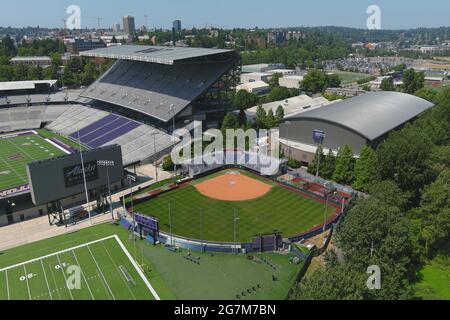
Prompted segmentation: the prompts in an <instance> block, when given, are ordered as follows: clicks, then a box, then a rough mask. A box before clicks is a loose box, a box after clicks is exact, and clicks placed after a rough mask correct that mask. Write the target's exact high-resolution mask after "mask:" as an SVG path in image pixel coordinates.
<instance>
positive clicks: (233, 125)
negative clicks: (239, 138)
mask: <svg viewBox="0 0 450 320" xmlns="http://www.w3.org/2000/svg"><path fill="white" fill-rule="evenodd" d="M237 128H239V120H238V118H237V117H236V115H235V114H234V113H232V112H228V113H227V114H226V115H225V117H224V118H223V122H222V131H225V130H227V129H237Z"/></svg>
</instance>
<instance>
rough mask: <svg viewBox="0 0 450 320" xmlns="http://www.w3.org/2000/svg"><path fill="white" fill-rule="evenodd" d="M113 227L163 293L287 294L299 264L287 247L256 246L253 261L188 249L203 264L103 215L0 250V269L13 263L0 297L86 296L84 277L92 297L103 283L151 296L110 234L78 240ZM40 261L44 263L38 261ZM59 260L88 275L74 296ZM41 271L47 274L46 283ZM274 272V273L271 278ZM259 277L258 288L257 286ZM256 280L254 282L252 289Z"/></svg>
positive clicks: (123, 295)
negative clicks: (260, 249)
mask: <svg viewBox="0 0 450 320" xmlns="http://www.w3.org/2000/svg"><path fill="white" fill-rule="evenodd" d="M112 235H117V236H118V238H119V239H120V240H121V241H122V243H123V245H124V246H125V248H126V249H127V251H128V252H129V254H130V255H131V256H132V257H133V258H134V260H135V261H136V262H137V263H138V264H139V265H140V266H143V267H144V266H145V267H144V270H146V273H145V274H146V276H147V278H148V279H149V281H150V283H151V286H152V287H153V288H154V290H155V291H156V292H157V295H158V296H159V297H160V298H161V299H162V300H173V299H193V300H219V299H235V298H236V295H237V294H240V293H242V292H243V291H245V292H247V291H246V290H251V291H252V292H251V294H247V293H246V296H245V297H242V299H252V300H253V299H261V300H269V299H277V300H278V299H284V298H285V297H286V295H287V293H288V291H289V289H290V288H291V287H292V285H293V284H294V281H295V277H296V275H297V273H298V272H299V270H300V269H301V267H302V264H298V265H295V264H292V263H291V262H290V257H291V255H290V254H288V255H281V254H273V253H267V254H255V255H253V256H254V257H256V261H250V260H249V259H248V258H247V255H232V254H213V255H211V254H208V253H203V254H202V253H196V252H193V253H192V256H194V257H200V264H194V263H192V262H190V261H188V260H186V259H185V258H184V257H185V256H186V255H187V254H188V252H187V251H186V250H182V251H181V252H178V253H173V252H171V251H169V250H167V249H165V248H164V247H162V246H153V245H152V244H150V243H148V242H147V241H145V240H144V241H140V240H137V241H132V240H131V238H130V233H129V231H127V230H126V229H124V228H123V227H122V226H117V225H113V224H110V223H105V224H100V225H96V226H93V227H90V228H87V229H83V230H80V231H78V232H75V233H68V234H65V235H61V236H58V237H55V238H51V239H47V240H43V241H39V242H36V243H33V244H28V245H25V246H21V247H17V248H14V249H11V250H7V251H5V252H0V270H2V269H4V268H7V267H9V266H15V265H18V266H17V267H16V268H13V270H12V271H8V274H7V276H8V286H6V273H5V272H4V271H0V299H8V291H7V290H8V289H7V288H9V290H10V298H11V299H13V298H14V299H25V300H27V299H29V297H30V295H31V297H32V298H38V299H50V294H49V293H48V292H51V293H52V297H51V298H52V299H65V300H71V299H72V296H73V298H74V299H88V300H90V299H92V297H91V295H90V292H89V289H88V287H87V283H89V287H90V289H91V292H92V293H93V295H94V297H95V298H96V299H112V296H111V294H110V293H109V289H108V286H109V287H110V288H111V291H112V292H113V294H114V297H115V298H116V299H134V298H135V299H138V300H141V299H145V300H147V299H152V298H153V296H152V294H151V293H150V291H149V290H148V288H147V287H146V286H145V285H144V284H143V282H141V281H139V279H140V278H139V275H138V274H137V272H135V269H134V268H133V266H132V265H131V263H130V262H129V259H128V257H127V256H126V255H125V253H124V251H123V249H122V248H121V247H119V246H118V245H117V242H116V241H115V240H114V239H109V240H106V241H104V242H103V241H102V242H98V243H95V244H91V245H89V249H90V250H89V249H87V247H86V246H82V245H85V244H87V243H91V242H94V241H98V240H101V239H103V238H107V237H110V236H112ZM78 246H82V247H80V248H78V249H74V250H73V252H71V251H72V250H69V251H67V252H65V253H61V254H59V255H52V256H51V257H48V258H44V259H40V258H41V257H45V256H48V255H51V254H54V253H58V252H62V251H64V250H67V249H70V248H76V247H78ZM91 252H92V255H91ZM75 256H76V257H77V259H75ZM92 256H94V257H95V260H94V259H93V257H92ZM58 258H59V259H58ZM261 258H266V259H268V260H269V261H270V262H271V263H272V264H273V265H275V266H276V270H273V269H272V268H271V267H269V266H268V265H267V264H265V263H261ZM33 259H38V260H36V261H35V262H33V263H30V264H28V265H25V270H26V272H25V270H24V268H23V267H22V268H20V266H21V265H22V263H23V262H26V261H30V260H33ZM77 260H78V261H77ZM40 261H42V264H40V263H39V262H40ZM64 263H65V264H66V266H67V265H68V264H71V265H72V264H74V265H81V267H82V269H81V270H82V271H83V273H84V275H85V277H86V281H85V280H84V279H82V281H81V283H82V287H81V290H80V291H74V292H72V296H71V295H70V293H69V291H68V290H67V287H66V286H65V283H66V280H65V279H64V276H63V274H62V271H61V269H60V268H59V267H58V266H60V265H62V264H64ZM42 265H43V267H42ZM120 265H123V266H125V267H126V270H127V271H128V272H129V273H130V275H131V276H132V278H133V279H134V280H135V281H136V283H137V285H136V286H134V287H132V288H129V287H128V286H126V282H124V278H123V277H122V274H121V273H120V272H117V267H118V266H120ZM100 271H101V272H100ZM44 272H45V273H44ZM102 273H103V276H104V278H103V276H102ZM25 274H32V275H33V276H32V277H31V278H30V279H28V286H29V287H30V294H29V293H28V287H27V282H26V280H25V282H23V281H21V279H20V278H21V277H22V276H23V275H25ZM45 275H47V281H48V283H49V284H48V286H47V282H46V280H45ZM272 276H275V277H276V281H273V279H272ZM53 277H54V278H53ZM22 279H23V278H22ZM106 283H108V286H107V285H106ZM258 285H259V286H260V288H257V287H258ZM49 287H50V289H48V288H49ZM253 287H256V288H257V290H256V291H255V292H253ZM56 289H58V292H59V295H58V292H57V291H56ZM130 290H131V292H132V294H131V292H130ZM133 295H134V296H133Z"/></svg>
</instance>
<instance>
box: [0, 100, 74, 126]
mask: <svg viewBox="0 0 450 320" xmlns="http://www.w3.org/2000/svg"><path fill="white" fill-rule="evenodd" d="M69 107H70V106H69V105H62V106H46V105H38V106H30V107H9V108H1V109H0V132H11V131H19V130H28V129H39V128H40V127H41V126H42V125H43V124H46V123H49V122H52V121H54V120H55V119H56V118H58V117H59V116H61V114H63V113H64V111H66V110H67V109H68V108H69Z"/></svg>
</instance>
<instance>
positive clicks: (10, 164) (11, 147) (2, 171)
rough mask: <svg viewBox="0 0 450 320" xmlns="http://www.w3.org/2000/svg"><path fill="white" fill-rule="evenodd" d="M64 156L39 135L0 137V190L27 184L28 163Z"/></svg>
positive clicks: (62, 152)
mask: <svg viewBox="0 0 450 320" xmlns="http://www.w3.org/2000/svg"><path fill="white" fill-rule="evenodd" d="M64 154H65V153H64V151H62V150H61V149H59V148H57V147H56V146H54V145H52V144H51V143H49V142H47V141H46V140H45V139H44V138H42V137H41V136H39V135H35V134H31V135H27V136H12V137H8V136H4V137H0V190H6V189H11V188H15V187H19V186H22V185H26V184H28V177H27V172H26V165H27V164H28V163H30V162H32V161H34V160H43V159H47V158H52V157H56V156H62V155H64Z"/></svg>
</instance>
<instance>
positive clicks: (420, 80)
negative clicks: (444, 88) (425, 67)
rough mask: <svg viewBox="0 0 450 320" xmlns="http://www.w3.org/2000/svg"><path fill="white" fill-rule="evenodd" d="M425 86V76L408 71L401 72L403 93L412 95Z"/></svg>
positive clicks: (421, 73)
mask: <svg viewBox="0 0 450 320" xmlns="http://www.w3.org/2000/svg"><path fill="white" fill-rule="evenodd" d="M424 86H425V74H424V73H423V72H415V71H414V69H408V70H406V71H405V72H403V92H404V93H409V94H414V93H415V92H416V91H418V90H420V89H422V88H423V87H424Z"/></svg>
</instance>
